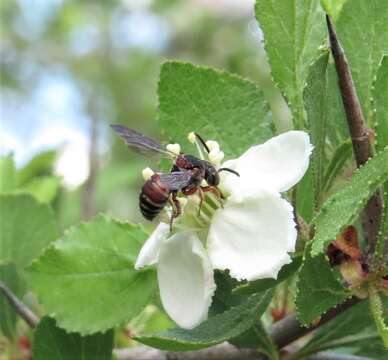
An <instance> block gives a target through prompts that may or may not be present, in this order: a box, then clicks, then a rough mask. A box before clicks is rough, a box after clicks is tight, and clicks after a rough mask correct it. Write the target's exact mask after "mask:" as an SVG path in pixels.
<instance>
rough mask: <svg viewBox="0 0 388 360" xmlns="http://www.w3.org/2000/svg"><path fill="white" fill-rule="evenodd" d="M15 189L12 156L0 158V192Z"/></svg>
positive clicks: (14, 170) (14, 171)
mask: <svg viewBox="0 0 388 360" xmlns="http://www.w3.org/2000/svg"><path fill="white" fill-rule="evenodd" d="M15 188H16V169H15V163H14V161H13V157H12V155H6V156H0V192H7V191H12V190H14V189H15Z"/></svg>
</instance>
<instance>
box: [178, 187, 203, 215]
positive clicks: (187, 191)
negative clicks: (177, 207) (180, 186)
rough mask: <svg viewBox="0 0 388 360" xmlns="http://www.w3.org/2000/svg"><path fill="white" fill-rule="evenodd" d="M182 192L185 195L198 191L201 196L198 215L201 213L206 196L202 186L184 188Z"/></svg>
mask: <svg viewBox="0 0 388 360" xmlns="http://www.w3.org/2000/svg"><path fill="white" fill-rule="evenodd" d="M182 193H183V194H184V195H186V196H187V195H193V194H196V193H198V196H199V199H200V201H199V209H198V215H200V214H201V208H202V204H203V200H204V198H205V196H204V195H203V191H202V188H201V187H200V186H198V187H195V188H192V189H190V190H182Z"/></svg>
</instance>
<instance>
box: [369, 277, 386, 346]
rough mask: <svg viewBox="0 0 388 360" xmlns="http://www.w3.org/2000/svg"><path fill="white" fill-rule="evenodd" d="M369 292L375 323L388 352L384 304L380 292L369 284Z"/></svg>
mask: <svg viewBox="0 0 388 360" xmlns="http://www.w3.org/2000/svg"><path fill="white" fill-rule="evenodd" d="M368 290H369V306H370V311H371V313H372V316H373V319H374V321H375V324H376V328H377V331H378V333H379V334H380V337H381V339H382V340H383V343H384V346H385V347H386V348H387V350H388V326H387V324H386V323H385V321H384V308H383V302H382V301H381V298H380V295H379V293H378V290H377V289H376V288H375V287H374V285H372V284H369V289H368Z"/></svg>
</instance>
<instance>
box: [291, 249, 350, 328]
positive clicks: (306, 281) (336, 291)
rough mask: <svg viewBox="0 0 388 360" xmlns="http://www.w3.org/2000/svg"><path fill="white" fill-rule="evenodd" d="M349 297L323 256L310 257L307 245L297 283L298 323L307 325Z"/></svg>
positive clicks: (348, 293)
mask: <svg viewBox="0 0 388 360" xmlns="http://www.w3.org/2000/svg"><path fill="white" fill-rule="evenodd" d="M350 296H351V293H350V292H349V291H347V290H346V289H345V288H344V287H343V286H342V284H341V282H340V280H339V279H338V278H337V276H336V274H335V273H334V271H333V270H332V269H331V268H330V265H329V262H328V261H327V259H326V258H325V256H324V255H322V254H321V255H318V256H315V257H312V256H311V254H310V245H308V246H307V247H306V250H305V258H304V259H303V264H302V267H301V268H300V270H299V276H298V281H297V293H296V299H295V305H296V310H297V315H298V319H299V321H301V323H302V324H304V325H308V324H310V323H311V322H312V321H313V320H315V319H316V318H318V317H319V316H320V315H322V314H323V313H325V312H326V311H327V310H329V309H330V308H331V307H333V306H336V305H337V304H339V303H341V302H342V301H344V300H345V299H347V298H349V297H350Z"/></svg>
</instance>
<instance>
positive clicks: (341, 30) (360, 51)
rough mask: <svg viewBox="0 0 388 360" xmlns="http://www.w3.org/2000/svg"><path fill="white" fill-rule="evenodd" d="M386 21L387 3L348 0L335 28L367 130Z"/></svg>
mask: <svg viewBox="0 0 388 360" xmlns="http://www.w3.org/2000/svg"><path fill="white" fill-rule="evenodd" d="M387 19H388V3H387V1H381V0H351V1H348V2H346V3H345V5H344V6H343V9H342V11H341V15H340V16H339V18H338V22H337V24H336V28H337V33H338V36H339V39H340V41H341V43H342V45H343V47H344V50H345V53H346V56H347V58H348V62H349V65H350V69H351V71H352V75H353V80H354V83H355V86H356V89H357V93H358V97H359V99H360V103H361V106H362V109H363V113H364V116H365V118H366V120H367V122H368V124H369V126H371V125H372V117H373V111H372V104H371V96H372V87H373V83H374V80H375V77H376V72H377V68H378V66H379V63H380V61H381V58H382V56H383V54H384V53H385V54H387V53H388V41H387V39H388V26H387Z"/></svg>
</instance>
